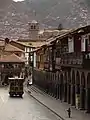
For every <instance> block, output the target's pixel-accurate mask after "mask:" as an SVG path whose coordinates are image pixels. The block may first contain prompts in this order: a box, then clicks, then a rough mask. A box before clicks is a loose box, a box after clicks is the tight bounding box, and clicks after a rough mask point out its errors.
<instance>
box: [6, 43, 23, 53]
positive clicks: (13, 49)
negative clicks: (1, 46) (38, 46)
mask: <svg viewBox="0 0 90 120" xmlns="http://www.w3.org/2000/svg"><path fill="white" fill-rule="evenodd" d="M5 51H7V52H24V51H23V50H21V49H19V48H18V47H15V46H13V45H11V44H7V45H6V46H5Z"/></svg>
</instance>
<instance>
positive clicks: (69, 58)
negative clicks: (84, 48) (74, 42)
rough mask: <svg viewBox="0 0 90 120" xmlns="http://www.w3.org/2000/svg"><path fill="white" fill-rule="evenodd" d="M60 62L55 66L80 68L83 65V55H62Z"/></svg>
mask: <svg viewBox="0 0 90 120" xmlns="http://www.w3.org/2000/svg"><path fill="white" fill-rule="evenodd" d="M60 59H61V60H60V61H59V63H58V64H57V65H59V66H74V67H82V66H83V64H84V62H83V61H84V59H83V53H80V54H75V53H72V54H68V53H66V54H63V55H61V58H60Z"/></svg>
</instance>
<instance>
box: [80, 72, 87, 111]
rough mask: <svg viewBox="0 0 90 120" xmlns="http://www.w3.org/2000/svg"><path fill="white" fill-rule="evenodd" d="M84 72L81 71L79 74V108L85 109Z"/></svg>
mask: <svg viewBox="0 0 90 120" xmlns="http://www.w3.org/2000/svg"><path fill="white" fill-rule="evenodd" d="M85 86H86V85H85V74H84V72H82V74H81V90H80V99H81V100H80V108H81V110H84V109H85V101H86V89H85Z"/></svg>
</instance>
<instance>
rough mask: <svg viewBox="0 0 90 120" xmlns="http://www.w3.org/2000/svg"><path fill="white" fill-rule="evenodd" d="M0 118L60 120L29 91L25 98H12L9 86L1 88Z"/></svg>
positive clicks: (13, 119) (3, 119) (6, 119)
mask: <svg viewBox="0 0 90 120" xmlns="http://www.w3.org/2000/svg"><path fill="white" fill-rule="evenodd" d="M0 120H60V119H59V118H58V117H57V116H56V115H55V114H53V113H52V112H51V111H50V110H48V109H47V108H45V107H44V106H43V105H41V104H40V103H39V102H37V101H36V100H35V99H33V98H32V97H31V96H30V95H28V94H27V93H25V94H24V96H23V99H22V98H19V97H13V98H10V97H9V95H8V88H0Z"/></svg>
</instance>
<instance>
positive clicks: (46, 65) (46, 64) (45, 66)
mask: <svg viewBox="0 0 90 120" xmlns="http://www.w3.org/2000/svg"><path fill="white" fill-rule="evenodd" d="M44 69H45V70H49V61H45V62H44Z"/></svg>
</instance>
